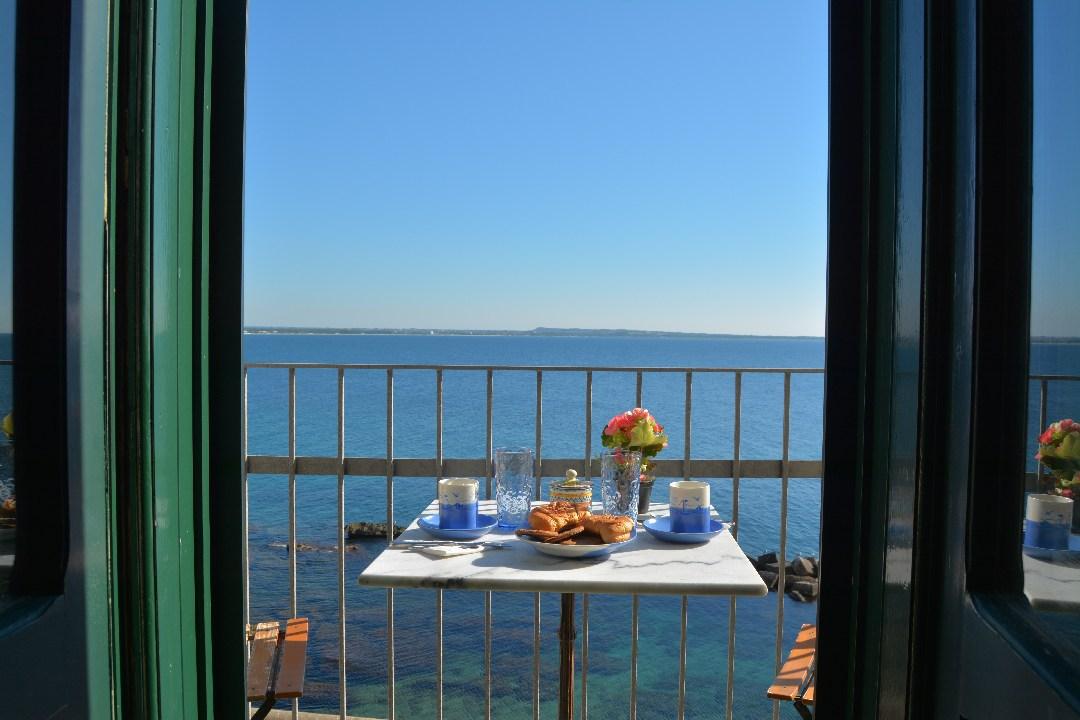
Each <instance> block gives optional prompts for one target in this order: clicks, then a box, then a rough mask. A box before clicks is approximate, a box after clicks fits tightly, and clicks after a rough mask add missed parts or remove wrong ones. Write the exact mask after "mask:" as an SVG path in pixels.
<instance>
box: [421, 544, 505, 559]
mask: <svg viewBox="0 0 1080 720" xmlns="http://www.w3.org/2000/svg"><path fill="white" fill-rule="evenodd" d="M488 549H489V548H487V547H484V546H483V545H479V546H477V545H473V546H471V547H465V546H462V545H431V546H427V547H415V548H413V550H415V551H416V552H420V553H424V554H425V555H427V556H429V557H433V558H448V557H457V556H458V555H471V554H473V553H478V552H484V550H488Z"/></svg>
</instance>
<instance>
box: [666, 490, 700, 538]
mask: <svg viewBox="0 0 1080 720" xmlns="http://www.w3.org/2000/svg"><path fill="white" fill-rule="evenodd" d="M668 498H669V502H670V504H671V531H672V532H677V533H699V532H708V531H709V508H710V506H709V483H707V482H702V481H701V480H677V481H676V482H673V483H671V484H670V485H668Z"/></svg>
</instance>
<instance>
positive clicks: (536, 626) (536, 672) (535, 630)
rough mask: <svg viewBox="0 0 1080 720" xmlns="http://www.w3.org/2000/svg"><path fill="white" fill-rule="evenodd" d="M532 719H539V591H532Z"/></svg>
mask: <svg viewBox="0 0 1080 720" xmlns="http://www.w3.org/2000/svg"><path fill="white" fill-rule="evenodd" d="M532 675H533V677H532V680H533V692H532V707H533V720H540V593H533V668H532Z"/></svg>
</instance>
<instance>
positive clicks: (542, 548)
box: [523, 528, 637, 560]
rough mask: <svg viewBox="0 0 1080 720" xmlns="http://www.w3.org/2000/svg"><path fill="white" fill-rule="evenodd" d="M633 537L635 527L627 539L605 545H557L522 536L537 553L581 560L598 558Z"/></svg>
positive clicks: (635, 534)
mask: <svg viewBox="0 0 1080 720" xmlns="http://www.w3.org/2000/svg"><path fill="white" fill-rule="evenodd" d="M635 537H637V528H634V529H633V530H631V531H630V539H629V540H623V541H622V542H617V543H607V544H606V545H559V544H558V543H545V542H540V541H539V540H533V539H532V538H529V537H526V538H523V540H524V541H525V542H526V543H527V544H528V545H529V547H531V548H533V549H534V550H536V552H538V553H542V554H544V555H551V556H553V557H561V558H576V559H578V560H583V559H585V558H598V557H603V556H605V555H609V554H611V553H613V552H615V551H616V550H618V549H619V548H621V547H624V546H626V545H629V544H630V543H632V542H634V538H635Z"/></svg>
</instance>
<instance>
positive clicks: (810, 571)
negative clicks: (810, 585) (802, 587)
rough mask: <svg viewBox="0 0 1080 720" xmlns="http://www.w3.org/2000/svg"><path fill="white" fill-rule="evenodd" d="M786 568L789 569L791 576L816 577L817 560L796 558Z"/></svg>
mask: <svg viewBox="0 0 1080 720" xmlns="http://www.w3.org/2000/svg"><path fill="white" fill-rule="evenodd" d="M788 567H789V568H791V573H792V574H793V575H800V576H802V577H817V560H815V559H814V558H808V557H802V556H801V555H800V556H796V557H795V559H794V560H792V561H791V564H790V565H789V566H788Z"/></svg>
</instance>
